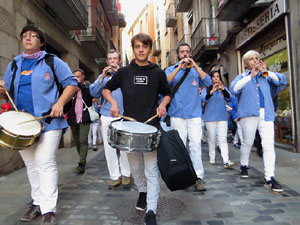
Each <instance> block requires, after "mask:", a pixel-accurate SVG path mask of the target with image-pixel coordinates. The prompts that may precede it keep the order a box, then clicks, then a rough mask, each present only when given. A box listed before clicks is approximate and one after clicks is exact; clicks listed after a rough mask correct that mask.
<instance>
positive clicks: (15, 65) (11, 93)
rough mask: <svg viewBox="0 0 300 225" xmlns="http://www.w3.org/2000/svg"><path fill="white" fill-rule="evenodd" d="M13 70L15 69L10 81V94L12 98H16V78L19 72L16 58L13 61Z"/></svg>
mask: <svg viewBox="0 0 300 225" xmlns="http://www.w3.org/2000/svg"><path fill="white" fill-rule="evenodd" d="M11 70H13V75H12V78H11V82H10V88H9V95H10V97H11V98H12V99H14V80H15V78H16V72H17V63H16V60H14V61H12V63H11Z"/></svg>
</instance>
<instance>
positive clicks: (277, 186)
mask: <svg viewBox="0 0 300 225" xmlns="http://www.w3.org/2000/svg"><path fill="white" fill-rule="evenodd" d="M264 186H265V187H266V188H271V189H272V191H274V192H282V191H283V189H282V186H281V185H280V184H279V183H278V182H277V181H276V180H275V178H274V177H271V179H270V180H269V181H267V180H266V179H265V185H264Z"/></svg>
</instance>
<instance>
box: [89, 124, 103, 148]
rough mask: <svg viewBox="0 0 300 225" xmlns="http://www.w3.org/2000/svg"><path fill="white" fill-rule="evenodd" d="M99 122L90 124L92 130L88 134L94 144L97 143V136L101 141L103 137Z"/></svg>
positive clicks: (90, 141) (90, 142)
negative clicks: (99, 130) (101, 136)
mask: <svg viewBox="0 0 300 225" xmlns="http://www.w3.org/2000/svg"><path fill="white" fill-rule="evenodd" d="M98 129H99V123H91V124H90V131H89V136H88V143H89V144H92V145H97V137H98V140H99V142H101V141H100V140H101V138H100V137H99V132H98Z"/></svg>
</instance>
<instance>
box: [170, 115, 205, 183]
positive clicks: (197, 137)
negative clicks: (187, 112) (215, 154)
mask: <svg viewBox="0 0 300 225" xmlns="http://www.w3.org/2000/svg"><path fill="white" fill-rule="evenodd" d="M201 122H202V119H201V118H200V117H197V118H192V119H183V118H178V117H171V127H172V129H175V130H177V131H178V133H179V136H180V138H181V140H182V141H183V143H184V145H185V146H186V141H187V138H188V139H189V151H190V152H189V153H190V157H191V160H192V162H193V166H194V169H195V171H196V174H197V177H199V178H201V179H202V178H203V176H204V168H203V164H202V149H201V137H202V126H201Z"/></svg>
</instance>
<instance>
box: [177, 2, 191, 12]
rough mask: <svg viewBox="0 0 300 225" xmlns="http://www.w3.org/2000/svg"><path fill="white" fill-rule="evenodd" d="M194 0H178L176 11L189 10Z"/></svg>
mask: <svg viewBox="0 0 300 225" xmlns="http://www.w3.org/2000/svg"><path fill="white" fill-rule="evenodd" d="M192 3H193V0H176V12H187V11H189V9H190V8H191V6H192Z"/></svg>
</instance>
